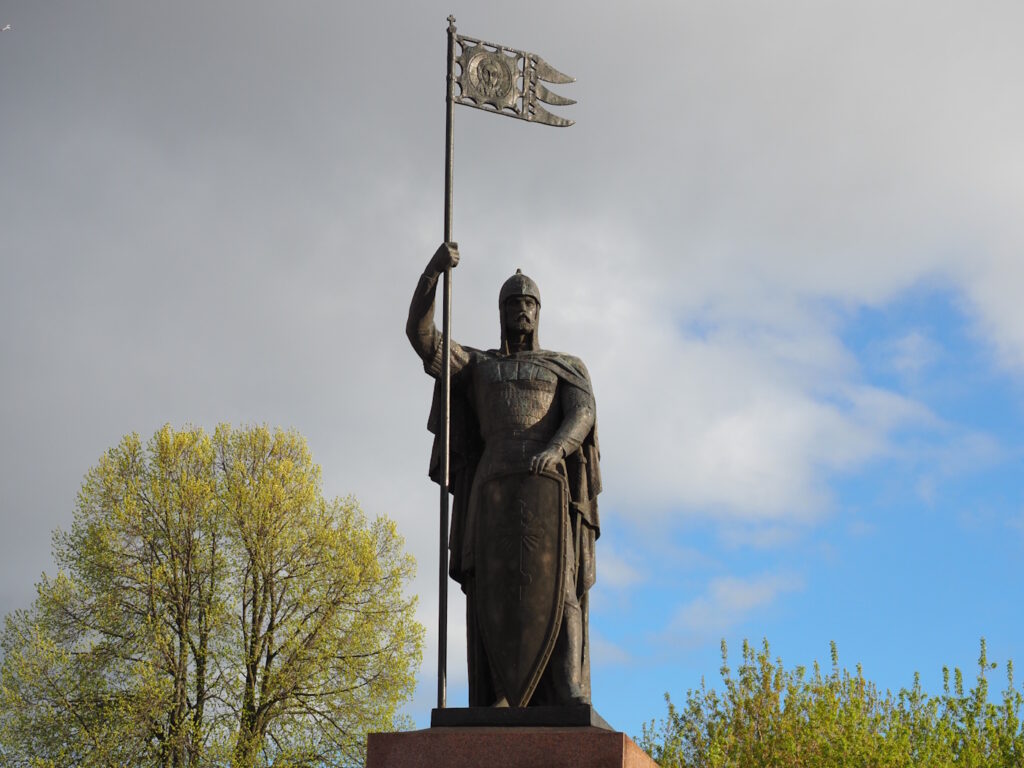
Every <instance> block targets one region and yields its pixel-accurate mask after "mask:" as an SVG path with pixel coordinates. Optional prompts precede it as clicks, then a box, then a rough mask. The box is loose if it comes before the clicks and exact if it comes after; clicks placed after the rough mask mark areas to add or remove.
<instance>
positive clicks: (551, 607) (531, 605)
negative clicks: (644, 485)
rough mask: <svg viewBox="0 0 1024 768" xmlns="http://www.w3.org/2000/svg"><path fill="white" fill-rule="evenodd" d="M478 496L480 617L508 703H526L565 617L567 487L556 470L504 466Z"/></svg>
mask: <svg viewBox="0 0 1024 768" xmlns="http://www.w3.org/2000/svg"><path fill="white" fill-rule="evenodd" d="M477 502H478V506H477V509H476V514H477V515H478V517H477V525H476V536H475V545H476V570H477V575H476V600H477V621H478V622H479V625H480V630H481V632H482V634H483V640H484V646H485V648H486V649H487V656H488V658H489V659H490V662H491V667H492V668H493V669H494V672H495V674H496V675H497V676H498V678H499V681H500V683H501V687H502V688H503V689H504V692H505V695H506V697H507V698H508V703H509V705H511V706H513V707H525V706H526V704H527V702H529V700H530V697H531V696H532V695H533V691H534V689H536V687H537V683H538V682H539V680H540V677H541V674H542V673H543V672H544V667H545V666H546V665H547V663H548V659H549V658H550V657H551V651H552V649H553V648H554V646H555V640H556V639H557V637H558V628H559V625H560V624H561V621H562V604H563V601H564V586H565V547H566V531H567V528H568V524H569V493H568V488H567V486H566V482H565V479H564V478H563V477H562V476H561V475H558V474H554V473H551V474H549V473H541V474H536V475H534V474H529V473H510V474H501V475H496V476H492V477H489V478H487V479H486V480H484V481H483V482H482V483H481V485H480V487H479V489H478V496H477Z"/></svg>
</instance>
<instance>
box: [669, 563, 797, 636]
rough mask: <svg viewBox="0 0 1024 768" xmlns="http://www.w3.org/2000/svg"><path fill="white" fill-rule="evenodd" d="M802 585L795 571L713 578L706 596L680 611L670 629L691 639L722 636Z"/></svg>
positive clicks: (670, 632)
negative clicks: (746, 576) (745, 576)
mask: <svg viewBox="0 0 1024 768" xmlns="http://www.w3.org/2000/svg"><path fill="white" fill-rule="evenodd" d="M802 588H803V580H802V579H801V578H800V577H798V576H795V575H792V574H782V573H766V574H762V575H760V576H755V577H752V578H749V579H743V578H736V577H721V578H717V579H713V580H712V581H711V582H710V583H709V584H708V588H707V590H706V591H705V593H704V594H703V595H700V596H699V597H696V598H694V599H693V600H692V601H691V602H689V603H687V604H686V605H684V606H683V607H682V608H680V609H679V610H678V611H677V612H676V614H675V616H674V618H673V619H672V621H671V623H670V624H669V627H668V630H667V631H668V634H669V635H672V636H682V637H683V638H685V639H688V640H690V641H691V642H694V641H701V640H707V639H712V638H714V637H720V636H721V635H723V634H724V633H725V632H727V631H728V630H730V629H731V628H733V627H735V626H737V625H738V624H741V623H742V622H744V621H746V620H747V619H748V618H750V617H751V616H752V615H754V614H756V613H763V612H764V611H765V610H767V609H768V608H771V607H772V606H773V605H774V604H775V603H776V601H778V600H779V599H780V598H781V597H782V596H783V595H785V594H786V593H788V592H795V591H799V590H801V589H802Z"/></svg>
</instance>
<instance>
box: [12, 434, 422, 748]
mask: <svg viewBox="0 0 1024 768" xmlns="http://www.w3.org/2000/svg"><path fill="white" fill-rule="evenodd" d="M54 554H55V559H56V561H57V563H58V566H59V572H58V574H57V575H56V576H55V577H52V578H51V577H48V576H46V575H45V574H44V576H43V578H42V581H41V582H40V583H39V585H38V586H37V598H36V600H35V602H34V604H33V606H32V607H31V608H30V609H28V610H22V611H16V612H14V613H13V614H11V615H10V616H8V617H7V619H6V622H5V626H4V630H3V635H2V649H3V653H4V659H3V666H2V669H0V758H2V761H3V763H4V764H5V765H10V766H37V767H39V768H42V767H43V766H53V767H54V768H56V767H57V766H123V765H133V766H167V767H172V768H186V767H192V766H207V765H210V766H219V765H231V766H237V767H238V768H249V767H254V766H270V765H275V766H277V765H279V766H314V765H315V766H336V765H337V766H341V765H358V764H361V762H362V756H363V742H364V738H365V734H366V732H367V731H369V730H386V729H391V728H393V727H395V724H396V718H397V712H398V708H399V706H400V705H401V704H402V702H403V701H405V700H407V699H408V697H409V696H410V694H411V692H412V689H413V686H414V676H415V670H416V668H417V667H418V664H419V659H420V650H421V643H422V628H421V627H420V626H419V625H418V624H417V623H416V622H415V620H414V618H413V612H414V607H415V606H414V601H413V600H411V599H409V598H407V597H405V596H404V594H403V590H404V587H405V586H406V584H407V583H408V580H409V578H410V577H411V575H412V571H413V562H412V559H411V558H410V557H409V556H408V555H406V554H404V552H403V550H402V541H401V539H400V537H399V536H398V535H397V533H396V530H395V527H394V524H393V523H391V522H390V521H388V520H385V519H377V520H375V521H368V520H367V519H366V518H365V517H364V515H363V513H362V512H361V511H360V509H359V507H358V505H357V504H356V503H355V501H354V500H352V499H344V500H338V499H335V500H332V501H327V500H325V499H324V498H323V496H322V493H321V490H320V475H319V468H318V467H317V466H316V465H314V464H313V462H312V459H311V457H310V454H309V451H308V449H307V447H306V444H305V441H304V440H303V439H302V438H301V437H300V436H299V435H297V434H296V433H294V432H285V431H280V430H279V431H275V432H271V431H269V430H268V429H266V428H251V429H240V430H232V429H231V428H230V427H227V426H221V427H219V428H218V429H217V430H216V432H215V433H214V434H213V435H212V436H210V435H207V434H206V433H204V432H203V431H202V430H199V429H186V430H181V431H176V430H174V429H172V428H170V427H164V428H163V429H161V430H160V431H159V432H157V433H156V435H154V437H153V438H152V440H150V441H149V442H148V444H145V445H144V444H143V443H142V442H141V441H140V439H139V437H138V436H137V435H129V436H127V437H125V438H124V439H123V440H122V441H121V443H120V445H118V446H117V447H116V448H113V449H111V450H110V451H108V452H107V453H106V455H104V456H103V457H102V458H101V459H100V462H99V463H98V465H97V466H96V467H95V468H93V469H92V470H90V472H89V473H88V474H87V475H86V478H85V481H84V483H83V485H82V488H81V491H80V492H79V495H78V500H77V505H76V509H75V514H74V522H73V524H72V526H71V530H70V531H68V532H60V531H58V532H57V533H55V535H54Z"/></svg>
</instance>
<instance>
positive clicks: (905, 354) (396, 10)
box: [0, 0, 1024, 733]
mask: <svg viewBox="0 0 1024 768" xmlns="http://www.w3.org/2000/svg"><path fill="white" fill-rule="evenodd" d="M484 5H485V4H482V3H468V4H466V3H463V4H462V5H460V4H459V3H455V4H454V5H453V4H452V3H451V2H450V1H449V2H447V3H441V2H437V1H436V0H424V1H422V2H411V1H410V2H398V1H397V0H383V1H381V2H376V3H372V4H371V3H361V4H358V5H356V4H346V3H339V2H314V1H313V0H303V1H302V2H292V3H284V2H270V1H269V0H250V1H249V2H241V0H221V1H220V2H217V3H205V2H198V1H196V0H176V1H175V2H173V3H171V2H151V3H138V2H130V1H129V0H97V1H96V2H91V3H81V2H74V1H73V0H47V2H39V1H38V0H34V1H31V2H30V1H29V0H4V1H3V2H2V3H0V27H2V26H4V25H6V24H10V25H11V29H10V30H7V31H4V32H0V361H2V373H3V375H2V377H0V414H2V415H0V428H2V437H3V439H2V441H0V526H2V531H3V536H2V537H0V612H7V611H9V610H11V609H13V608H16V607H19V606H26V605H28V604H29V603H30V601H31V599H32V595H33V584H34V582H35V581H36V580H37V579H38V578H39V574H40V573H41V572H42V571H44V570H47V571H52V570H53V565H52V561H51V559H50V532H51V531H52V530H53V529H54V528H56V527H60V526H65V527H66V526H68V525H69V523H70V520H71V515H72V511H73V508H74V499H75V493H76V490H77V488H78V486H79V484H80V482H81V478H82V476H83V474H84V473H85V472H86V471H87V470H88V469H89V467H90V466H92V465H93V464H94V463H95V462H96V460H97V459H98V457H99V456H100V455H101V453H102V452H103V451H104V450H105V449H107V448H108V447H110V446H111V445H114V444H115V443H117V441H118V440H119V439H120V437H121V436H122V435H123V434H125V433H127V432H131V431H137V432H139V433H140V434H142V435H150V434H152V433H153V432H154V431H155V430H156V429H157V428H158V427H159V426H160V425H162V424H164V423H166V422H170V423H171V424H174V425H179V426H180V425H186V424H195V425H201V426H204V427H207V428H210V429H212V428H213V427H214V426H215V425H216V424H217V423H218V422H231V423H233V424H248V423H266V424H269V425H272V426H283V427H293V428H295V429H297V430H299V431H300V432H302V433H303V434H304V435H306V436H307V438H308V439H309V442H310V445H311V448H312V450H313V453H314V456H315V458H316V459H317V461H318V462H319V463H320V464H321V465H322V467H323V474H324V483H325V490H326V492H327V493H328V494H330V495H342V494H350V493H351V494H355V495H356V496H357V497H358V498H359V499H360V501H361V502H362V504H363V506H364V508H365V509H366V510H367V511H368V512H370V513H372V514H387V515H389V516H391V517H393V518H395V519H396V520H397V521H398V522H399V525H400V527H401V530H402V532H403V534H404V535H405V536H406V539H407V542H408V545H409V548H410V549H411V551H412V552H413V553H414V554H415V555H416V557H417V558H418V561H419V563H420V575H419V577H418V579H417V581H416V582H415V584H414V588H415V589H416V591H417V592H418V594H419V595H420V602H421V614H422V620H423V621H424V623H425V624H427V625H428V627H429V628H430V633H431V634H430V647H429V648H428V651H427V653H426V654H425V658H426V662H425V664H424V668H423V672H422V681H423V682H422V684H421V686H420V689H419V692H418V694H417V696H416V699H415V702H414V705H413V706H412V708H411V710H410V712H411V714H412V715H413V716H414V717H415V718H416V719H417V721H418V722H420V723H421V724H423V723H425V722H426V720H427V718H428V713H429V708H430V706H431V703H432V700H433V690H434V670H433V663H434V662H433V660H434V653H435V651H434V648H435V647H436V645H435V643H436V634H435V633H436V630H435V623H436V620H435V615H436V606H437V596H436V594H435V590H436V576H435V574H436V567H437V564H436V541H435V538H436V528H437V523H436V514H437V512H436V507H437V501H436V498H437V497H436V491H435V486H433V485H432V484H431V483H430V482H429V480H428V479H427V477H426V467H427V459H428V454H429V449H430V439H429V435H428V433H427V432H426V430H425V422H426V416H427V410H428V405H429V398H430V381H429V379H428V378H427V377H426V376H425V375H424V374H423V372H422V368H421V367H420V364H419V361H418V360H417V358H416V356H415V354H414V353H413V351H412V350H411V349H410V348H409V345H408V343H407V341H406V339H405V337H404V333H403V327H404V322H405V313H406V309H407V306H408V299H409V296H410V295H411V291H412V288H413V286H414V285H415V283H416V279H417V276H418V275H419V274H420V271H421V270H422V268H423V266H424V264H425V263H426V261H427V259H428V258H429V256H430V254H431V253H432V252H433V250H434V248H435V247H436V246H437V243H438V242H439V241H440V239H441V236H442V202H443V200H442V196H443V149H444V67H445V64H444V56H445V27H446V22H445V17H446V16H447V15H448V14H449V13H454V14H455V15H456V16H457V17H458V26H459V30H460V32H462V33H464V34H468V35H472V36H477V37H483V38H485V39H489V40H496V41H499V42H502V43H505V44H508V45H511V46H515V47H519V48H524V49H526V50H531V51H536V52H537V53H540V54H541V55H542V56H543V57H544V58H545V59H547V60H548V61H549V62H550V63H551V64H552V65H554V66H555V67H557V68H558V69H561V70H562V71H565V72H568V73H570V74H572V75H574V76H576V77H577V78H578V82H577V83H575V84H572V85H566V86H558V87H557V88H556V90H557V91H558V92H560V93H562V94H564V95H566V96H571V97H573V98H576V99H577V100H578V101H579V103H578V104H577V105H576V106H572V107H562V108H556V109H555V111H556V112H559V113H560V114H563V115H565V116H567V117H571V118H573V119H575V120H576V121H577V124H576V125H575V126H573V127H571V128H568V129H553V128H547V127H542V126H531V125H527V124H526V123H523V122H521V121H517V120H508V119H503V118H499V117H495V116H493V115H488V114H485V113H484V112H481V111H477V110H472V109H466V108H459V109H458V110H457V113H456V120H455V131H456V144H455V208H454V211H455V220H454V234H455V237H456V239H457V240H458V241H459V244H460V247H461V251H462V263H461V265H460V266H459V268H458V270H457V271H456V273H455V278H454V290H455V305H454V334H455V337H456V338H457V339H459V340H461V341H463V342H464V343H467V344H471V345H474V346H482V347H488V346H492V345H494V344H495V343H496V341H497V338H498V322H497V321H498V317H497V307H496V298H497V290H498V287H499V285H500V284H501V281H502V280H503V279H504V278H505V277H506V276H508V275H509V274H511V273H512V272H514V271H515V269H516V268H517V267H521V268H522V269H523V270H524V271H525V272H526V273H528V274H530V275H531V276H533V277H534V278H535V279H536V280H537V282H538V283H539V285H540V287H541V291H542V293H543V311H542V315H541V340H542V343H543V344H544V346H546V347H548V348H552V349H558V350H561V351H565V352H570V353H573V354H576V355H578V356H580V357H581V358H583V359H584V360H585V361H586V362H587V364H588V366H589V368H590V371H591V374H592V377H593V380H594V385H595V389H596V394H597V402H598V419H599V422H600V426H601V438H602V450H603V461H602V469H603V472H604V479H605V488H606V490H605V492H604V494H603V495H602V497H601V504H602V518H603V523H604V527H603V535H602V537H601V540H600V542H599V550H598V584H597V586H596V587H595V588H594V591H593V593H592V595H593V598H592V600H593V609H592V610H593V612H592V631H593V635H594V638H595V645H594V654H595V655H594V673H593V677H594V680H593V683H594V697H595V704H596V706H597V709H598V711H600V712H601V713H602V715H603V716H604V717H605V718H606V719H608V720H609V721H610V722H611V723H612V724H613V725H615V726H616V727H617V728H619V729H621V730H625V731H627V732H629V733H637V732H638V731H639V729H640V724H641V723H642V722H644V721H646V720H648V719H649V718H651V717H657V716H660V715H661V714H662V713H663V711H664V705H663V701H662V694H663V693H664V692H665V691H668V692H670V693H672V694H673V695H674V696H675V697H676V699H677V700H679V699H682V698H683V696H684V694H685V691H686V689H687V688H690V687H693V686H696V685H698V684H699V682H700V679H701V677H702V676H704V677H706V678H707V679H708V682H709V683H713V682H714V681H715V680H716V679H717V670H718V666H719V661H718V646H719V641H720V640H721V639H722V638H725V639H726V640H727V641H728V642H729V644H730V647H732V648H733V649H734V650H737V651H738V647H739V644H740V642H741V641H742V639H743V638H750V639H751V640H753V641H760V639H761V638H762V637H766V638H768V640H769V641H770V642H771V644H772V647H773V649H774V650H775V651H776V652H777V653H778V654H779V655H781V656H782V658H783V660H784V661H785V662H786V663H787V664H789V665H795V664H810V663H811V662H812V661H813V660H814V659H819V660H821V661H823V662H827V660H828V642H829V640H835V641H836V642H837V643H838V646H839V653H840V660H841V661H842V662H844V663H846V664H848V665H850V666H852V665H853V664H855V663H856V662H858V661H859V662H861V663H863V666H864V670H865V673H866V674H867V675H868V676H869V677H870V678H872V679H874V680H876V681H878V682H879V684H880V685H882V686H883V687H891V688H894V689H895V688H899V687H901V686H904V685H909V684H910V683H911V681H912V675H913V672H914V671H915V670H919V671H920V672H921V674H922V679H923V682H924V684H925V685H926V687H929V688H930V689H932V690H937V689H938V688H939V685H940V680H941V668H942V665H943V664H949V665H959V666H961V667H963V668H965V669H966V670H968V671H969V674H970V670H972V666H973V664H974V660H975V659H976V657H977V648H978V640H979V638H980V637H982V636H985V637H986V638H987V639H988V643H989V654H990V657H991V658H993V659H995V660H997V661H999V662H1000V663H1002V662H1005V660H1006V659H1007V658H1014V659H1016V660H1017V661H1018V663H1020V662H1022V661H1024V619H1021V614H1020V610H1019V606H1020V604H1021V603H1022V601H1024V600H1022V598H1024V587H1022V579H1021V568H1020V563H1021V556H1022V554H1024V479H1022V471H1021V470H1022V462H1024V436H1022V435H1024V301H1022V300H1021V295H1022V292H1024V258H1022V257H1024V216H1022V215H1021V206H1022V204H1024V138H1022V137H1024V89H1022V88H1021V73H1022V72H1024V46H1021V45H1020V30H1021V28H1022V25H1024V6H1021V4H1020V3H1018V2H987V1H985V0H982V1H980V2H971V3H968V2H947V1H945V0H929V1H928V2H923V1H922V2H912V1H909V0H908V1H906V2H900V3H893V2H888V1H887V2H871V1H868V0H857V1H856V2H853V0H842V1H840V0H836V1H831V2H830V1H823V2H796V1H794V0H778V1H776V2H771V3H768V2H735V1H734V0H701V1H699V2H689V1H687V2H646V1H644V0H640V1H639V2H634V3H631V4H630V5H629V10H628V11H627V10H625V5H624V4H621V3H615V4H612V3H603V4H602V3H593V2H582V0H581V1H578V2H565V3H556V4H551V3H548V2H537V1H535V0H522V1H520V2H516V3H502V4H499V3H488V4H486V6H488V7H486V8H485V7H484ZM452 599H453V606H452V612H453V614H454V616H453V620H452V624H451V628H450V634H451V644H452V658H451V661H450V667H451V681H450V687H451V695H450V700H451V703H453V704H459V703H462V702H464V701H465V674H464V672H463V670H462V664H463V660H462V655H463V654H464V640H462V632H463V625H462V624H461V622H460V621H459V619H458V616H459V613H460V611H461V604H460V602H459V598H458V592H457V590H455V589H453V590H452ZM1001 683H1002V680H1001V678H998V679H996V680H995V681H994V683H993V687H994V688H996V689H997V690H998V689H999V688H1000V687H1001Z"/></svg>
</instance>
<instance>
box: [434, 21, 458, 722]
mask: <svg viewBox="0 0 1024 768" xmlns="http://www.w3.org/2000/svg"><path fill="white" fill-rule="evenodd" d="M454 96H455V17H454V16H449V17H448V78H447V91H446V96H445V106H446V108H447V114H446V116H445V147H444V241H445V242H446V243H450V242H451V241H452V161H453V157H452V155H453V152H454V149H455V140H454V138H453V136H452V123H453V121H454V117H455V98H454ZM442 315H443V318H444V319H443V323H442V330H441V333H442V337H441V361H442V362H441V400H442V401H443V402H444V426H443V427H442V431H441V534H440V543H439V545H438V561H439V566H438V571H439V572H438V631H437V708H438V709H444V708H445V707H446V706H447V699H448V484H449V480H450V478H449V470H450V467H451V455H450V454H451V445H450V440H451V416H452V403H451V400H452V355H451V345H452V269H451V267H448V268H447V269H446V270H445V272H444V299H443V305H442Z"/></svg>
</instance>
